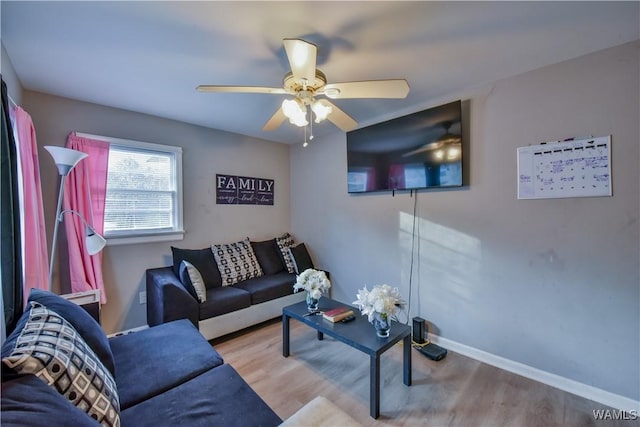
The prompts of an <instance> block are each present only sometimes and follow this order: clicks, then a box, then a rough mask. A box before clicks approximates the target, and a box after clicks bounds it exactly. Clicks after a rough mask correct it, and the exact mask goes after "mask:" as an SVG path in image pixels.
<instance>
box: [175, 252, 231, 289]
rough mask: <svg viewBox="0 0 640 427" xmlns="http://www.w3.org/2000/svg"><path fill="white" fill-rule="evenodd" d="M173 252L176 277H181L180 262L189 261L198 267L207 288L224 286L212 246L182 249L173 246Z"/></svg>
mask: <svg viewBox="0 0 640 427" xmlns="http://www.w3.org/2000/svg"><path fill="white" fill-rule="evenodd" d="M171 252H172V254H173V272H174V273H175V275H176V277H180V263H181V262H182V261H187V262H189V263H190V264H191V265H193V266H194V267H195V268H197V269H198V271H199V272H200V274H201V275H202V279H204V285H205V287H206V288H207V289H211V288H216V287H219V286H222V279H221V277H220V271H218V266H217V264H216V260H215V259H214V258H213V253H212V252H211V248H204V249H180V248H175V247H173V246H172V247H171Z"/></svg>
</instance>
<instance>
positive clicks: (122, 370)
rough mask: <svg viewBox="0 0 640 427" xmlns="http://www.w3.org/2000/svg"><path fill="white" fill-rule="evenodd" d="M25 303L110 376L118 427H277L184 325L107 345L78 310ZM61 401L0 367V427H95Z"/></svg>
mask: <svg viewBox="0 0 640 427" xmlns="http://www.w3.org/2000/svg"><path fill="white" fill-rule="evenodd" d="M29 302H30V303H31V302H35V303H36V304H41V305H42V306H45V307H47V308H48V309H50V310H52V311H54V312H55V313H58V314H59V315H60V316H61V317H63V318H64V319H66V320H67V321H68V322H69V324H71V326H72V327H74V328H75V329H76V330H77V332H78V334H79V335H80V336H82V338H83V339H84V342H86V344H87V345H88V347H90V348H91V349H92V350H93V352H94V353H95V355H96V356H97V357H98V359H99V360H100V361H101V362H102V364H103V365H104V367H105V369H107V370H109V372H111V373H112V374H113V378H114V379H115V383H116V385H117V394H118V398H119V407H120V416H119V418H120V424H119V425H122V426H214V425H215V426H276V425H279V424H280V423H281V422H282V420H281V419H280V418H279V417H278V416H277V415H276V414H275V413H274V412H273V410H271V408H269V406H268V405H267V404H266V403H265V402H264V401H263V400H262V399H261V398H260V397H259V396H258V395H257V394H256V393H255V391H254V390H253V389H252V388H251V387H250V386H249V385H248V384H247V383H246V382H245V381H244V380H243V379H242V377H241V376H240V375H239V374H238V373H237V372H236V371H235V370H234V369H233V367H231V366H230V365H228V364H225V363H224V361H223V359H222V357H221V356H220V354H218V352H216V351H215V349H214V348H213V347H212V346H211V345H210V344H209V343H208V342H207V341H206V340H205V339H204V338H203V337H202V335H201V334H200V333H199V332H198V330H197V329H196V328H195V327H194V326H193V325H192V324H191V323H190V322H189V321H188V320H177V321H173V322H168V323H164V324H162V325H159V326H157V327H153V328H149V329H145V330H142V331H139V332H135V333H131V334H127V335H121V336H117V337H113V338H110V339H107V338H106V336H105V335H104V333H103V332H102V330H101V329H100V327H99V325H98V324H97V323H96V322H95V321H94V320H93V319H92V318H91V317H90V316H89V315H88V314H87V313H86V312H84V310H82V309H81V308H80V307H78V306H76V305H74V304H73V303H70V302H68V301H66V300H64V299H62V298H60V297H59V296H57V295H54V294H51V293H49V292H44V291H32V293H31V295H30V298H29ZM27 308H28V309H27V310H25V313H24V314H23V316H22V318H21V319H20V322H18V326H17V327H16V329H15V330H14V331H13V332H12V333H11V334H10V335H9V336H8V337H7V340H6V341H5V343H4V344H3V346H2V357H3V362H4V359H5V357H7V356H8V355H9V354H10V353H11V352H12V350H14V347H16V337H17V336H18V335H20V332H21V330H22V329H23V328H24V327H25V324H26V322H27V318H28V317H29V316H28V315H29V305H28V306H27ZM31 319H33V317H31ZM61 393H62V392H59V391H58V390H57V389H56V388H54V387H53V386H49V385H47V383H46V382H45V381H44V380H42V379H40V378H38V377H36V376H35V375H33V374H24V373H22V374H19V373H17V372H15V371H14V370H13V369H11V368H9V367H8V366H6V364H5V363H3V366H2V398H1V400H2V405H1V408H2V413H1V414H0V415H1V418H2V425H3V426H5V425H6V426H37V425H48V426H63V425H64V426H69V425H74V426H85V425H87V426H89V425H92V426H95V425H98V423H97V422H96V421H95V420H93V419H92V418H90V416H89V415H88V414H87V413H86V412H84V411H83V410H81V409H79V408H78V407H77V406H75V405H74V403H71V402H70V401H69V400H68V399H66V398H65V397H64V396H63V394H61Z"/></svg>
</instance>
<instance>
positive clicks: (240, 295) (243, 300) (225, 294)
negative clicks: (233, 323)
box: [200, 276, 269, 320]
mask: <svg viewBox="0 0 640 427" xmlns="http://www.w3.org/2000/svg"><path fill="white" fill-rule="evenodd" d="M263 277H269V276H263ZM250 305H251V295H250V294H249V292H247V291H245V290H244V289H239V288H237V287H236V286H235V285H234V286H223V287H221V288H214V289H209V290H207V301H206V302H204V303H202V304H200V320H204V319H208V318H210V317H214V316H220V315H221V314H226V313H230V312H232V311H236V310H240V309H243V308H247V307H249V306H250Z"/></svg>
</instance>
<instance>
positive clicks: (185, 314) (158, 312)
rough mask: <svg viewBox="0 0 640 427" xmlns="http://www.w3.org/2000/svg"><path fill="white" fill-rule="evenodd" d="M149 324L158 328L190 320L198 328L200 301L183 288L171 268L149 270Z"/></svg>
mask: <svg viewBox="0 0 640 427" xmlns="http://www.w3.org/2000/svg"><path fill="white" fill-rule="evenodd" d="M146 280H147V323H148V324H149V326H156V325H159V324H161V323H167V322H171V321H172V320H178V319H189V320H190V321H191V323H193V325H194V326H195V327H196V328H197V327H198V320H199V318H200V316H199V314H200V306H199V303H198V301H196V300H195V298H193V297H192V296H191V295H190V294H189V292H188V291H187V290H186V289H185V287H184V286H182V283H180V279H178V278H177V277H176V275H175V274H174V272H173V269H172V268H171V267H161V268H152V269H149V270H147V273H146Z"/></svg>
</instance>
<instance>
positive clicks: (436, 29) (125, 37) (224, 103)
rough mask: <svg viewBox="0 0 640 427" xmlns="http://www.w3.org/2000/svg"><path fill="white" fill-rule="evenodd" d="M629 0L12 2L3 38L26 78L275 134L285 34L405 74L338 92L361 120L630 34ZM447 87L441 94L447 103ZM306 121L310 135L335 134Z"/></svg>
mask: <svg viewBox="0 0 640 427" xmlns="http://www.w3.org/2000/svg"><path fill="white" fill-rule="evenodd" d="M639 6H640V3H639V2H637V1H635V2H607V1H605V2H324V1H321V2H311V1H298V2H264V1H261V2H238V1H235V2H202V1H201V2H169V1H161V2H146V1H145V2H143V1H141V2H91V1H87V2H73V1H72V2H31V1H28V2H25V1H22V2H10V1H4V0H3V1H2V2H1V3H0V13H1V18H2V26H1V31H2V44H3V45H4V46H5V49H6V51H7V53H8V55H9V57H10V59H11V62H12V64H13V67H14V69H15V71H16V73H17V75H18V77H19V78H20V81H21V83H22V85H23V87H24V88H25V89H28V90H33V91H38V92H43V93H49V94H53V95H58V96H63V97H67V98H72V99H77V100H81V101H87V102H93V103H97V104H102V105H107V106H112V107H117V108H122V109H126V110H131V111H137V112H141V113H147V114H152V115H155V116H160V117H166V118H171V119H175V120H180V121H183V122H188V123H193V124H197V125H201V126H206V127H211V128H216V129H223V130H227V131H230V132H236V133H240V134H245V135H250V136H253V137H257V138H262V139H267V140H272V141H279V142H285V143H298V142H301V141H302V139H303V133H302V130H301V128H297V127H294V126H293V125H290V124H289V123H288V122H285V123H283V125H282V126H281V127H280V128H279V129H278V130H277V131H274V132H263V131H262V126H263V125H264V124H265V123H266V121H267V120H268V119H269V118H270V117H271V115H272V114H273V113H274V112H275V111H276V109H277V108H278V106H279V104H280V103H281V102H282V100H283V98H284V95H265V94H220V93H199V92H196V90H195V87H196V86H197V85H199V84H219V85H248V86H273V87H279V86H280V85H281V83H282V77H283V76H284V74H285V73H286V72H287V71H289V65H288V63H287V60H286V56H285V53H284V49H283V48H282V39H283V38H302V39H305V40H307V41H310V42H313V43H315V44H316V45H317V46H318V51H319V53H318V56H319V57H318V68H319V69H321V70H322V71H323V72H324V73H325V74H326V75H327V79H328V81H329V83H338V82H344V81H358V80H374V79H389V78H406V79H407V80H408V82H409V85H410V87H411V91H410V93H409V96H408V97H407V98H406V99H402V100H377V99H373V100H371V99H369V100H335V101H334V102H335V104H336V105H338V106H339V107H340V108H341V109H342V110H344V111H345V112H346V113H348V114H349V115H351V116H352V117H353V118H354V119H356V120H357V121H358V122H359V123H360V125H367V124H371V123H375V122H377V121H380V120H383V119H388V118H391V117H395V116H398V115H402V114H406V113H408V112H412V111H417V110H420V109H423V108H425V106H432V105H433V102H434V101H438V100H441V99H443V98H446V97H447V96H451V94H455V93H459V92H461V91H463V90H470V89H472V88H475V87H479V86H482V85H485V84H487V83H490V82H493V81H496V80H498V79H501V78H504V77H508V76H512V75H515V74H519V73H522V72H525V71H529V70H532V69H536V68H539V67H542V66H545V65H548V64H553V63H557V62H560V61H563V60H566V59H570V58H574V57H577V56H581V55H584V54H587V53H590V52H593V51H596V50H600V49H604V48H607V47H610V46H615V45H619V44H622V43H625V42H628V41H632V40H636V39H638V38H639V37H640V36H639V33H640V28H639V27H640V12H639V10H640V8H639ZM451 100H453V99H447V101H451ZM334 131H336V128H335V127H334V126H333V125H332V124H331V123H329V122H323V123H321V124H319V125H316V126H315V127H314V133H315V135H316V138H318V137H321V136H322V135H326V134H327V133H328V132H334Z"/></svg>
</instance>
